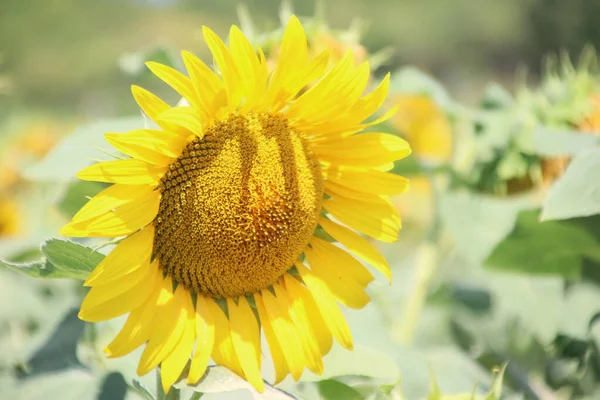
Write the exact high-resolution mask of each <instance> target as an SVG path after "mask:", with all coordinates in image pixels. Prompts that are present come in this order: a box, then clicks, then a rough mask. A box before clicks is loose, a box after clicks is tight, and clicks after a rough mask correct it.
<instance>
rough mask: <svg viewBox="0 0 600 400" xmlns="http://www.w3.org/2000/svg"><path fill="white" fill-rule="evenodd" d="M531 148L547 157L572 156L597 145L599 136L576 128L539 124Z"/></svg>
mask: <svg viewBox="0 0 600 400" xmlns="http://www.w3.org/2000/svg"><path fill="white" fill-rule="evenodd" d="M531 140H532V144H531V150H532V151H533V152H534V153H535V154H539V155H541V156H545V157H558V156H571V155H575V154H578V153H580V152H582V151H584V150H587V149H590V148H592V147H596V146H597V145H598V143H599V139H598V136H595V135H589V134H583V133H581V132H579V131H575V130H559V129H553V128H549V127H547V126H543V125H539V126H537V128H536V129H535V130H534V131H533V135H532V137H531Z"/></svg>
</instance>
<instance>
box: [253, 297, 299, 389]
mask: <svg viewBox="0 0 600 400" xmlns="http://www.w3.org/2000/svg"><path fill="white" fill-rule="evenodd" d="M254 298H255V299H256V300H257V303H258V302H260V301H262V302H263V305H264V308H265V311H266V317H267V318H268V319H269V321H270V322H271V327H272V328H273V332H274V334H275V337H276V338H277V342H278V343H279V345H280V347H281V349H285V351H284V353H283V356H284V357H285V360H286V363H287V365H288V366H289V368H290V371H291V373H292V377H293V378H294V380H298V379H300V377H301V376H302V370H303V369H304V365H306V359H305V357H304V354H303V352H302V349H301V348H300V347H299V346H298V341H299V338H298V335H297V333H296V328H295V326H294V323H293V322H292V319H291V318H290V315H289V313H288V306H289V304H288V300H287V298H286V297H285V296H279V297H275V296H273V295H272V294H271V292H270V291H269V290H263V291H262V295H258V294H255V295H254ZM261 321H262V317H261Z"/></svg>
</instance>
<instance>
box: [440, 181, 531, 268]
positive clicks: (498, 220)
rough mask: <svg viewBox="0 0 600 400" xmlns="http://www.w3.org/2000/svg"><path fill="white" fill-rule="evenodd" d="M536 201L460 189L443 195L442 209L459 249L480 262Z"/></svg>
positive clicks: (442, 216)
mask: <svg viewBox="0 0 600 400" xmlns="http://www.w3.org/2000/svg"><path fill="white" fill-rule="evenodd" d="M533 204H534V203H533V201H532V199H531V198H529V197H514V198H510V199H501V198H496V197H491V196H482V195H473V194H470V193H465V192H457V193H447V194H445V195H444V196H443V197H441V198H440V210H439V212H440V214H441V220H442V223H443V225H444V227H445V228H446V229H447V230H448V231H449V232H450V233H451V235H452V236H453V238H454V240H455V244H456V247H457V249H458V250H459V251H460V253H461V254H462V255H463V256H464V258H466V259H467V260H468V261H471V262H472V263H474V264H479V263H481V262H482V261H483V260H484V259H485V258H486V257H487V256H488V255H489V254H490V252H491V251H492V250H493V249H494V247H495V246H496V245H497V244H498V242H500V241H501V240H502V239H503V238H504V237H505V236H506V235H507V234H508V233H509V232H510V230H511V229H512V227H513V225H514V221H515V219H516V216H517V214H518V213H519V211H521V210H524V209H528V208H532V207H533Z"/></svg>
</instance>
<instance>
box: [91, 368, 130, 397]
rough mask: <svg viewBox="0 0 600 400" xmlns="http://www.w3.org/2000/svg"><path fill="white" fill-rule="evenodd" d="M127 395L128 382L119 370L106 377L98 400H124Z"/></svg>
mask: <svg viewBox="0 0 600 400" xmlns="http://www.w3.org/2000/svg"><path fill="white" fill-rule="evenodd" d="M126 395H127V382H125V379H123V375H121V374H120V373H119V372H111V373H109V374H107V375H106V376H105V377H104V380H103V382H102V386H101V387H100V393H98V398H97V399H98V400H124V399H125V396H126Z"/></svg>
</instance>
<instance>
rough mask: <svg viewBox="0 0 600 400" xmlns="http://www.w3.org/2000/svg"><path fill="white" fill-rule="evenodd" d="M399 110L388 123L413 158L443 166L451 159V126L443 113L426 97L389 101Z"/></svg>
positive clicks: (409, 97) (433, 101) (416, 96)
mask: <svg viewBox="0 0 600 400" xmlns="http://www.w3.org/2000/svg"><path fill="white" fill-rule="evenodd" d="M393 101H394V103H395V104H397V105H398V106H399V110H398V113H397V114H396V115H395V116H394V118H393V119H392V123H393V125H394V126H395V127H396V129H398V131H400V132H402V134H403V135H404V136H405V137H406V139H407V140H408V142H409V143H410V145H411V148H412V149H413V151H414V153H415V155H416V156H417V157H419V158H421V159H422V160H424V161H432V162H446V161H448V160H449V159H450V157H451V155H452V126H451V124H450V121H449V120H448V117H447V116H446V113H445V112H444V110H443V109H442V108H441V107H440V106H439V105H438V104H437V103H436V102H435V100H433V99H431V98H430V97H428V96H426V95H418V94H404V95H397V96H396V97H395V98H394V99H393Z"/></svg>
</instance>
